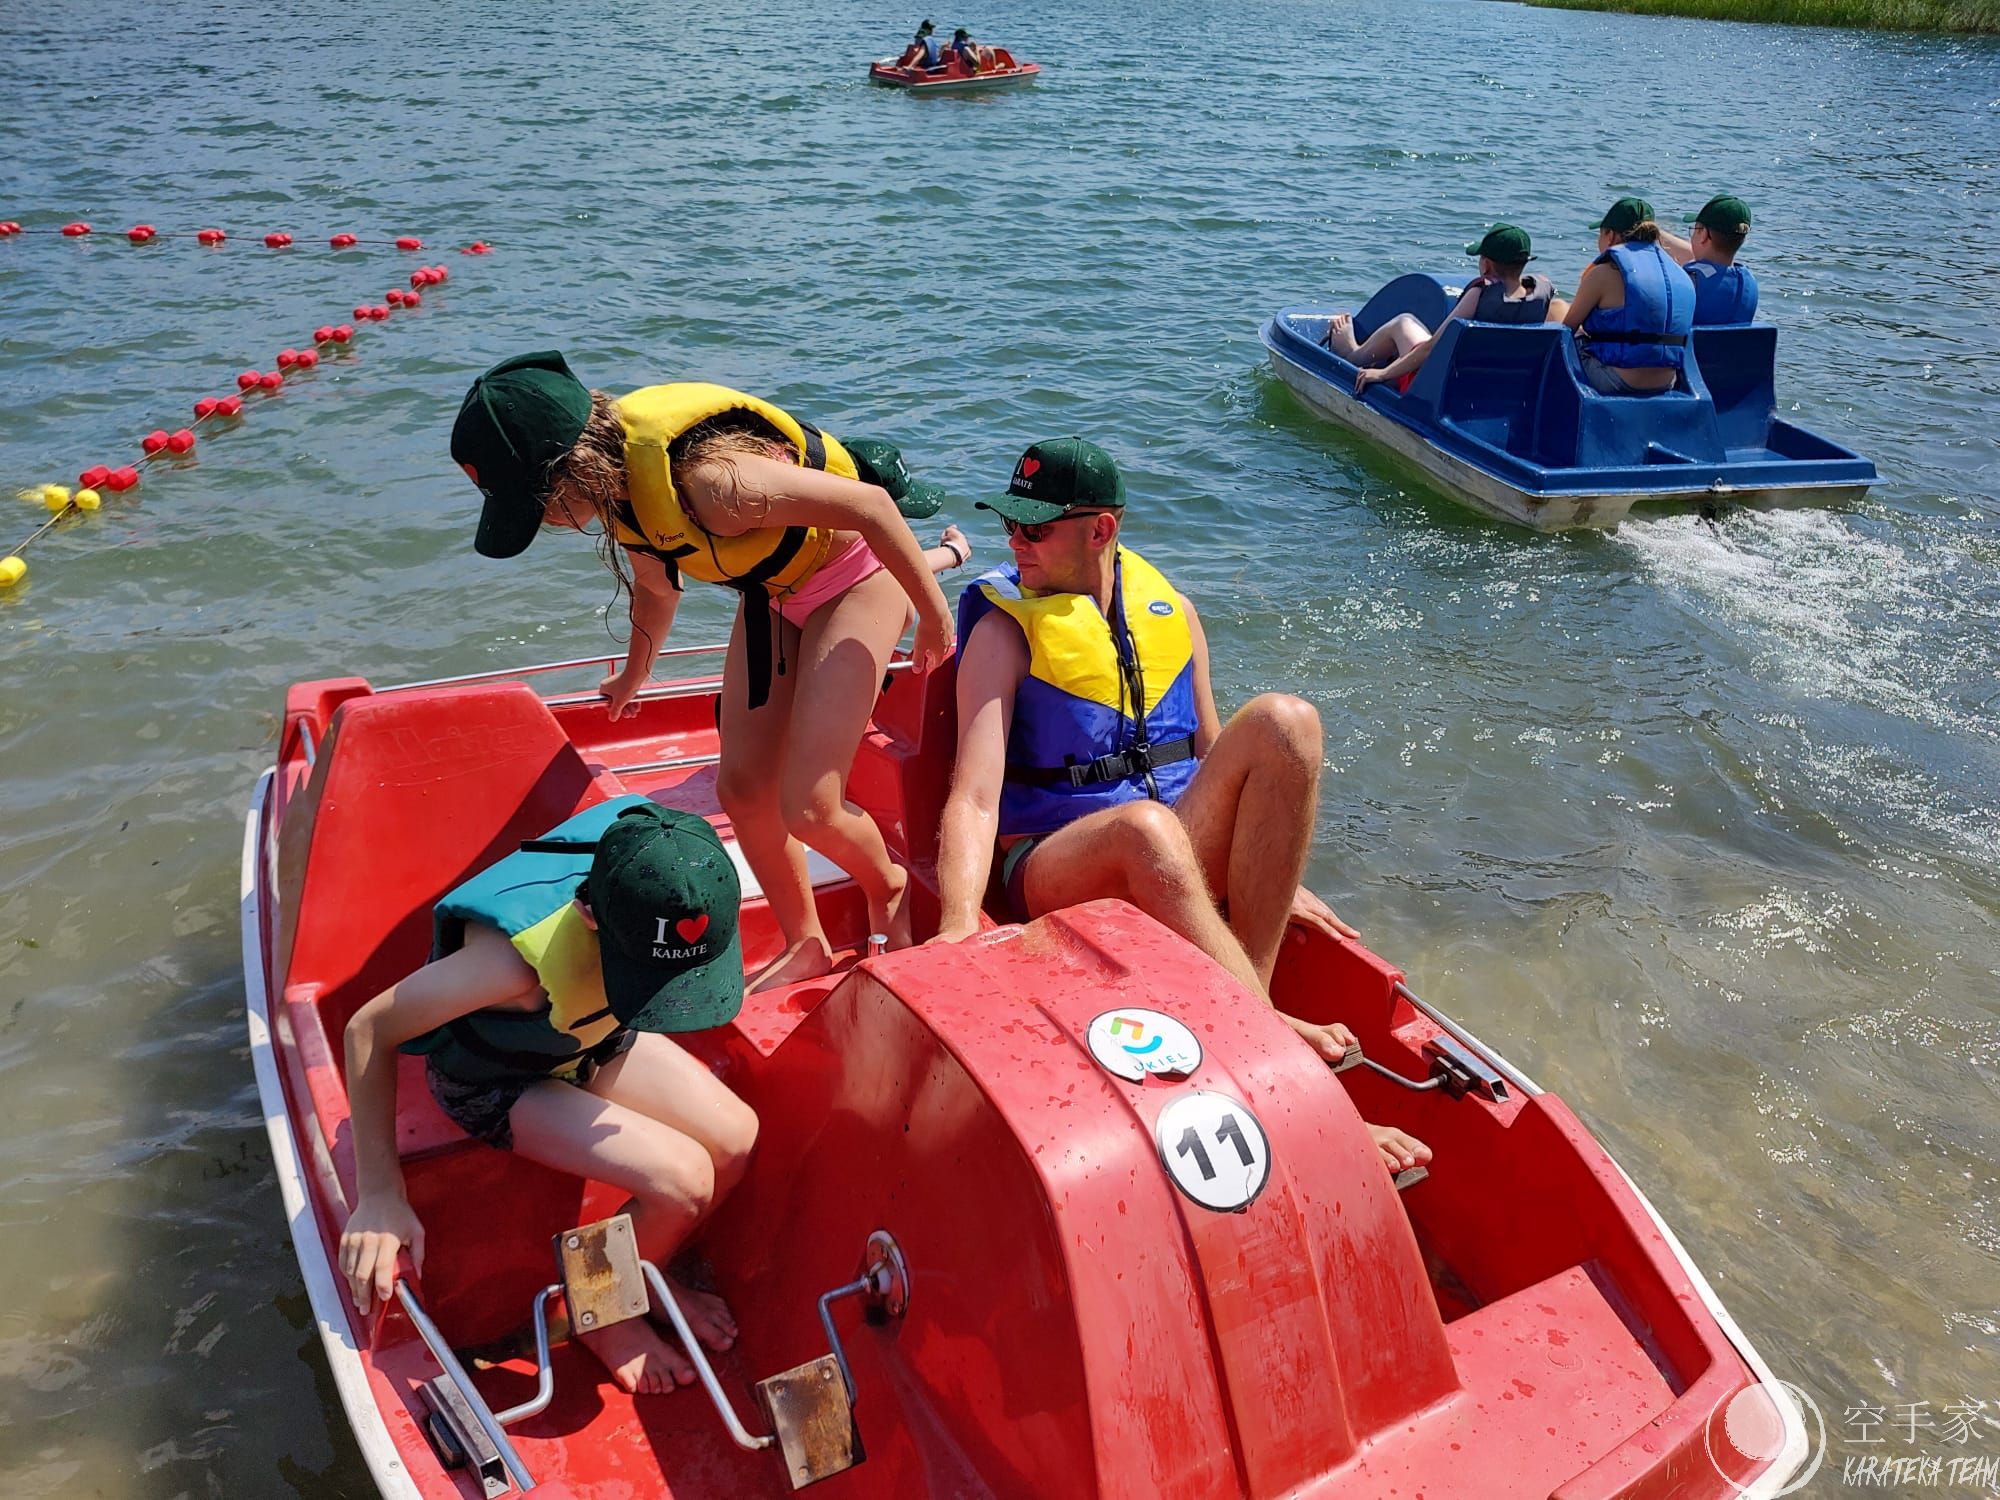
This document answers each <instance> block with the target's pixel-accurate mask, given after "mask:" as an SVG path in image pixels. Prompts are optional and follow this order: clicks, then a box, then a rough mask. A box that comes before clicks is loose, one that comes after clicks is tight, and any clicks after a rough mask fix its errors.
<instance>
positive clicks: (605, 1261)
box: [555, 1214, 651, 1333]
mask: <svg viewBox="0 0 2000 1500" xmlns="http://www.w3.org/2000/svg"><path fill="white" fill-rule="evenodd" d="M555 1247H556V1267H557V1269H558V1270H559V1271H560V1272H561V1274H562V1282H563V1298H564V1300H565V1301H566V1302H567V1303H568V1304H569V1326H570V1329H571V1331H572V1332H575V1333H592V1332H595V1331H596V1330H597V1329H599V1328H609V1327H610V1326H611V1325H612V1324H613V1323H622V1322H624V1321H625V1320H626V1319H627V1318H636V1317H638V1316H640V1315H641V1314H642V1313H644V1312H645V1311H646V1309H647V1307H648V1306H650V1305H651V1304H650V1303H649V1301H648V1299H647V1296H646V1275H645V1273H644V1272H643V1271H641V1270H640V1269H639V1240H638V1236H637V1235H635V1234H634V1233H633V1232H632V1216H631V1215H630V1214H619V1215H617V1216H616V1217H614V1218H609V1219H599V1220H598V1221H597V1222H596V1223H595V1224H580V1225H578V1226H577V1227H576V1228H575V1229H565V1230H564V1231H563V1232H562V1233H561V1234H559V1235H557V1236H556V1237H555Z"/></svg>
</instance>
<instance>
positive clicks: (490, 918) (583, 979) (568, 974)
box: [402, 796, 645, 1083]
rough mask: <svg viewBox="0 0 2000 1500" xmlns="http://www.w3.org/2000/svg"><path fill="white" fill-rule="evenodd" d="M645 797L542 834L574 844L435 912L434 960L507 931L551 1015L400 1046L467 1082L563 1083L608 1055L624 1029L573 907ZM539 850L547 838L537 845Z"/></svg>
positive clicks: (453, 897) (469, 887) (470, 888)
mask: <svg viewBox="0 0 2000 1500" xmlns="http://www.w3.org/2000/svg"><path fill="white" fill-rule="evenodd" d="M644 800H645V798H643V797H636V796H633V797H616V798H613V799H612V800H611V801H609V802H600V803H598V804H597V805H596V806H595V807H589V808H585V809H584V810H583V811H582V812H580V813H578V814H576V816H575V817H572V818H569V819H567V820H566V821H564V822H563V823H561V824H559V825H558V826H557V827H555V828H554V829H552V830H550V831H549V832H548V833H547V834H545V835H544V836H543V839H546V840H551V841H553V840H563V841H574V842H575V843H576V844H577V845H578V846H579V847H577V848H575V849H566V850H562V851H559V852H558V851H545V850H541V849H535V848H528V849H519V850H516V851H515V852H514V853H512V854H510V855H508V856H507V857H506V858H505V859H502V860H500V861H499V862H498V863H496V864H492V865H489V866H487V868H485V869H484V870H481V871H480V872H479V873H478V874H477V875H475V876H473V877H472V878H471V879H470V880H467V881H466V882H464V883H463V884H462V885H459V886H457V887H455V888H454V889H453V890H452V891H451V892H450V894H448V895H447V896H446V897H445V898H444V899H443V900H442V901H440V902H438V904H437V905H436V906H435V907H434V908H433V909H432V912H431V934H432V936H431V957H432V959H434V960H435V959H440V958H443V957H445V956H446V955H447V954H450V953H456V952H457V951H458V950H459V949H460V948H463V947H464V946H465V927H466V924H467V923H468V922H477V923H479V924H480V925H482V926H485V927H491V928H494V929H496V930H498V931H499V932H501V933H504V934H505V935H506V937H507V939H508V941H510V942H511V943H512V944H513V945H514V951H515V952H517V953H519V954H520V955H521V957H522V959H523V960H524V961H525V962H526V963H527V964H528V966H529V967H530V968H532V969H533V970H534V971H535V977H536V978H538V979H539V980H540V981H541V983H542V988H543V989H544V990H545V991H547V993H548V997H549V1005H548V1009H546V1010H538V1011H531V1010H475V1011H472V1012H471V1013H470V1014H467V1015H463V1016H459V1017H458V1018H457V1019H456V1020H452V1021H447V1022H446V1023H445V1024H444V1025H442V1026H440V1027H438V1028H436V1029H435V1030H433V1031H427V1032H425V1033H424V1034H423V1035H422V1036H418V1037H412V1038H411V1039H410V1040H409V1041H407V1042H405V1043H403V1046H402V1050H403V1051H405V1052H414V1053H423V1054H428V1055H429V1056H430V1059H431V1063H432V1066H434V1067H435V1068H437V1070H438V1071H439V1072H441V1073H443V1074H444V1075H445V1076H447V1077H449V1078H453V1079H456V1080H458V1081H459V1082H461V1083H493V1082H500V1081H503V1080H516V1079H523V1078H562V1077H566V1076H568V1075H570V1074H573V1073H575V1072H576V1070H577V1069H578V1068H579V1067H580V1066H582V1064H583V1063H585V1062H586V1061H591V1060H596V1059H601V1058H603V1057H606V1056H609V1055H610V1054H611V1052H612V1050H613V1047H614V1044H615V1043H616V1042H617V1040H618V1038H619V1036H620V1035H621V1034H622V1033H623V1032H624V1030H625V1027H624V1024H623V1023H622V1022H620V1021H619V1019H618V1018H617V1017H616V1016H614V1015H613V1014H612V1013H611V1007H610V1004H609V1002H608V1001H607V1000H606V999H605V997H604V968H603V965H602V963H601V962H600V961H599V958H598V952H597V934H596V933H595V932H593V931H592V930H591V929H590V927H589V926H588V925H587V924H586V923H585V922H584V920H583V916H582V914H581V913H579V912H578V911H577V909H576V908H575V906H573V905H572V904H571V902H572V901H573V899H574V898H575V896H576V892H577V887H578V886H580V885H582V884H583V880H584V877H585V876H586V875H588V874H589V873H590V861H591V857H592V853H593V850H592V848H591V846H592V845H594V844H595V843H596V842H597V839H598V837H599V836H600V835H601V834H602V833H603V832H604V830H605V829H606V828H608V827H610V826H611V822H612V820H613V819H615V818H616V817H617V816H618V814H619V813H621V812H623V811H624V810H625V809H626V808H628V807H631V806H633V805H634V804H635V803H638V802H643V801H644ZM535 842H536V843H540V842H542V840H536V841H535Z"/></svg>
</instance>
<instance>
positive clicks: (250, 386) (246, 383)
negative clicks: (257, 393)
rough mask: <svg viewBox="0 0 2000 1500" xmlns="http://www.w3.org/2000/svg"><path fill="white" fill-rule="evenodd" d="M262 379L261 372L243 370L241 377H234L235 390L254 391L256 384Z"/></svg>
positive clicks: (262, 373)
mask: <svg viewBox="0 0 2000 1500" xmlns="http://www.w3.org/2000/svg"><path fill="white" fill-rule="evenodd" d="M263 378H264V372H263V371H261V370H245V371H244V372H243V373H242V374H241V375H238V376H237V377H236V389H237V390H239V391H254V390H256V389H257V382H258V381H260V380H262V379H263Z"/></svg>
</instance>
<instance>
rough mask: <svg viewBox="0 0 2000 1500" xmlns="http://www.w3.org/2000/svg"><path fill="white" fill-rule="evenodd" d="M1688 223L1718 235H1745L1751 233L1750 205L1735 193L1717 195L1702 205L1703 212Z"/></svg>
mask: <svg viewBox="0 0 2000 1500" xmlns="http://www.w3.org/2000/svg"><path fill="white" fill-rule="evenodd" d="M1688 223H1690V224H1699V225H1701V227H1702V228H1703V229H1712V230H1714V231H1715V232H1716V233H1717V234H1736V235H1743V234H1748V233H1749V232H1750V205H1749V204H1747V203H1745V202H1744V201H1743V200H1742V199H1741V198H1738V197H1736V196H1735V195H1734V194H1733V193H1717V194H1716V195H1715V196H1714V197H1713V198H1711V199H1709V200H1708V202H1706V203H1704V204H1702V206H1701V212H1700V213H1698V214H1695V215H1693V216H1692V217H1691V218H1689V220H1688Z"/></svg>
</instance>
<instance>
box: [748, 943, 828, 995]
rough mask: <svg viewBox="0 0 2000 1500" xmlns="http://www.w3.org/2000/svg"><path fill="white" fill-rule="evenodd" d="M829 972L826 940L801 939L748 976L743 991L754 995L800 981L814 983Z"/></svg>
mask: <svg viewBox="0 0 2000 1500" xmlns="http://www.w3.org/2000/svg"><path fill="white" fill-rule="evenodd" d="M832 972H833V950H832V949H831V948H829V947H828V946H827V944H826V939H825V938H823V937H803V938H800V939H799V940H798V941H797V942H796V943H793V944H792V945H791V947H789V948H787V949H786V950H785V951H784V952H783V953H780V954H779V955H778V956H777V957H776V958H774V959H772V960H771V961H770V962H769V963H768V964H766V965H764V967H763V968H761V969H759V970H758V971H757V972H756V973H755V974H754V975H752V976H751V978H750V983H749V984H747V985H745V986H744V991H745V993H747V994H752V995H754V994H756V993H757V991H759V990H775V989H778V988H780V987H781V986H783V985H787V984H797V983H798V982H799V981H800V980H801V979H817V978H819V976H820V975H822V974H831V973H832Z"/></svg>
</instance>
